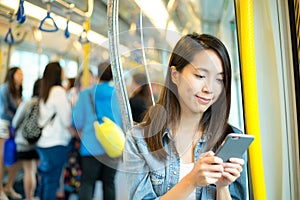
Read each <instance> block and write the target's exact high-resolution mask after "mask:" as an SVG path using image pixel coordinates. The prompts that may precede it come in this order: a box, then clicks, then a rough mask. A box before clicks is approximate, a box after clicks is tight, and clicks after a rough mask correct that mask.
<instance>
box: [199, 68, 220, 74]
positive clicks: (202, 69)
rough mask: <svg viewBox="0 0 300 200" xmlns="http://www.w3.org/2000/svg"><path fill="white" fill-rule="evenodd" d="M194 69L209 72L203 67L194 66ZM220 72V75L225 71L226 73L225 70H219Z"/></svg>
mask: <svg viewBox="0 0 300 200" xmlns="http://www.w3.org/2000/svg"><path fill="white" fill-rule="evenodd" d="M194 69H196V70H201V71H204V72H208V70H207V69H204V68H202V67H194ZM218 74H219V75H224V74H225V73H224V72H219V73H218Z"/></svg>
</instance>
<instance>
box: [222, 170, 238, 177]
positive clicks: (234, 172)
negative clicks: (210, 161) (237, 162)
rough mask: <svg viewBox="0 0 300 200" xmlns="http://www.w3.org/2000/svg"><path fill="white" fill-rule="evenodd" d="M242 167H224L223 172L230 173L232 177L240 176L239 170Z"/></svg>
mask: <svg viewBox="0 0 300 200" xmlns="http://www.w3.org/2000/svg"><path fill="white" fill-rule="evenodd" d="M240 170H242V169H238V168H225V169H224V172H226V173H230V174H231V175H232V176H234V177H236V178H237V177H240V174H241V171H240Z"/></svg>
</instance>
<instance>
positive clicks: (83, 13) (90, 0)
mask: <svg viewBox="0 0 300 200" xmlns="http://www.w3.org/2000/svg"><path fill="white" fill-rule="evenodd" d="M48 1H49V0H48ZM52 1H55V2H57V3H59V4H60V5H62V6H64V7H65V8H68V9H71V10H72V11H73V12H74V13H76V14H78V15H80V16H82V17H85V18H90V17H91V16H92V13H93V9H94V0H88V9H87V11H82V10H81V9H79V8H77V7H76V5H75V4H73V3H68V2H65V1H63V0H50V2H52Z"/></svg>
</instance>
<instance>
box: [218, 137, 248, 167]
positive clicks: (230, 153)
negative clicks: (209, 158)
mask: <svg viewBox="0 0 300 200" xmlns="http://www.w3.org/2000/svg"><path fill="white" fill-rule="evenodd" d="M253 140H254V136H253V135H245V134H238V133H230V134H228V135H227V136H226V138H225V140H224V142H223V143H222V144H221V146H220V147H219V148H218V149H217V151H216V153H215V156H218V157H220V158H222V159H223V161H224V162H227V161H229V158H242V157H243V154H244V153H245V151H246V150H247V149H248V147H249V146H250V144H251V143H252V142H253Z"/></svg>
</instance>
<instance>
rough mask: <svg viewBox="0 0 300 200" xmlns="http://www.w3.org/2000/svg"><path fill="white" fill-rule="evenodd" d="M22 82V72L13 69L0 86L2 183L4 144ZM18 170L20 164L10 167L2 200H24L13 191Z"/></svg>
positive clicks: (20, 92) (0, 190)
mask: <svg viewBox="0 0 300 200" xmlns="http://www.w3.org/2000/svg"><path fill="white" fill-rule="evenodd" d="M22 82H23V72H22V70H21V69H20V68H18V67H12V68H10V69H9V70H8V71H7V74H6V77H5V82H4V83H3V84H2V85H1V86H0V180H1V181H2V182H3V173H4V163H3V153H4V152H3V150H4V142H5V140H6V139H7V138H8V137H9V127H10V126H11V122H12V119H13V116H14V115H15V112H16V110H17V108H18V106H19V104H20V103H21V101H22ZM18 168H19V167H18V163H16V164H14V165H12V166H10V167H9V169H8V181H7V184H6V186H5V188H3V183H2V182H1V184H0V199H1V200H8V198H7V196H10V197H11V198H14V199H21V198H22V196H21V195H20V194H18V193H16V192H15V191H14V189H13V183H14V179H15V175H16V172H17V170H18Z"/></svg>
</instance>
